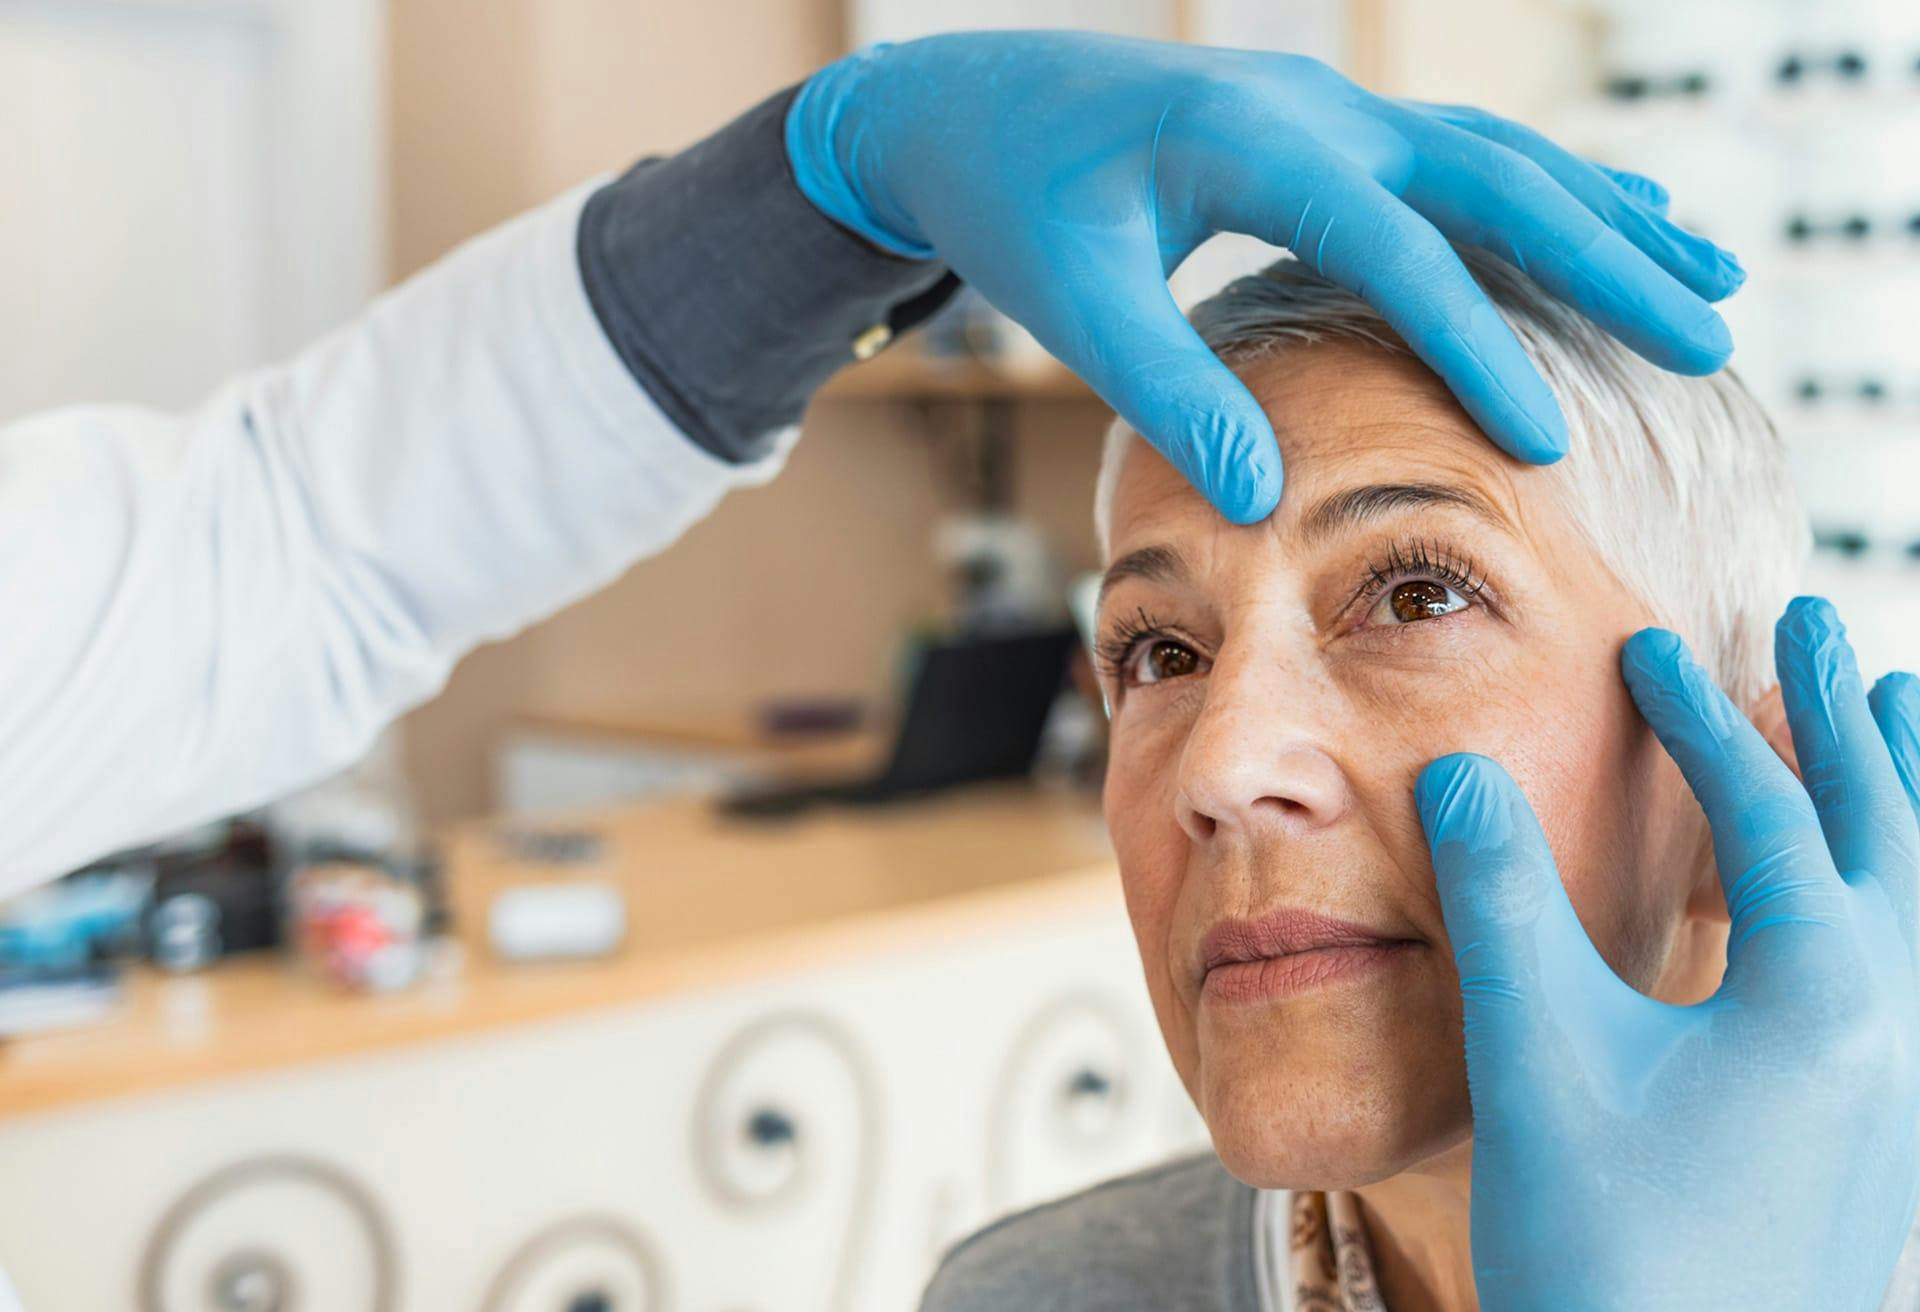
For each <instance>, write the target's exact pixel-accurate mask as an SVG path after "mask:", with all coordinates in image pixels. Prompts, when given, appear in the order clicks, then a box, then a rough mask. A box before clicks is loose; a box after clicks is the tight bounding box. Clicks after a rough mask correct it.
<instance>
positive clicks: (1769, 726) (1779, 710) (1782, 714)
mask: <svg viewBox="0 0 1920 1312" xmlns="http://www.w3.org/2000/svg"><path fill="white" fill-rule="evenodd" d="M1747 718H1748V719H1749V720H1752V721H1753V727H1754V728H1756V729H1758V730H1759V731H1760V736H1761V737H1762V738H1765V739H1766V740H1767V746H1769V747H1771V748H1773V750H1774V752H1775V753H1776V754H1777V755H1778V756H1779V757H1780V759H1781V760H1783V761H1785V762H1786V763H1787V768H1788V769H1789V770H1791V771H1793V773H1794V775H1795V776H1796V777H1797V776H1798V775H1799V773H1800V758H1799V757H1798V756H1796V755H1794V751H1793V733H1792V731H1791V730H1790V729H1788V728H1787V707H1786V703H1785V702H1782V701H1781V700H1780V685H1779V684H1775V685H1774V686H1773V687H1771V688H1769V689H1767V690H1766V691H1765V692H1763V693H1761V694H1760V695H1759V696H1758V697H1756V698H1754V699H1753V700H1752V701H1751V702H1748V703H1747Z"/></svg>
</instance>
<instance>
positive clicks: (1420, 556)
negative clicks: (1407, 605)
mask: <svg viewBox="0 0 1920 1312" xmlns="http://www.w3.org/2000/svg"><path fill="white" fill-rule="evenodd" d="M1421 578H1427V579H1434V580H1436V581H1438V582H1441V583H1445V584H1446V585H1448V586H1449V587H1451V588H1453V589H1454V590H1455V591H1456V592H1458V593H1459V594H1460V595H1461V596H1462V597H1464V598H1466V599H1467V601H1469V602H1472V603H1477V602H1478V601H1479V598H1480V593H1481V590H1482V589H1484V588H1485V587H1486V586H1487V576H1486V575H1485V574H1482V573H1480V572H1479V570H1478V569H1477V568H1476V567H1475V565H1474V563H1473V557H1471V556H1460V555H1456V554H1454V552H1453V551H1452V550H1451V549H1449V548H1448V547H1447V546H1446V544H1444V543H1441V542H1428V541H1425V540H1423V539H1417V538H1416V539H1414V540H1413V541H1411V542H1407V543H1404V544H1399V543H1396V544H1395V545H1393V546H1391V547H1389V548H1388V549H1387V556H1386V559H1385V560H1384V561H1383V562H1381V563H1380V564H1377V565H1374V564H1370V565H1368V566H1367V577H1366V579H1365V581H1364V582H1362V583H1361V584H1360V586H1359V587H1358V588H1355V589H1354V591H1353V595H1352V596H1351V597H1349V598H1348V599H1347V604H1346V605H1345V606H1343V607H1341V614H1343V615H1344V614H1346V613H1347V612H1348V611H1349V610H1351V609H1352V608H1353V607H1354V606H1355V605H1356V604H1357V603H1359V602H1361V601H1366V602H1369V603H1370V602H1373V601H1376V600H1378V599H1379V597H1380V595H1381V594H1382V593H1384V592H1385V591H1386V590H1387V589H1388V588H1390V587H1392V586H1394V585H1395V584H1398V583H1408V582H1411V581H1412V580H1414V579H1421ZM1431 622H1432V621H1428V623H1431Z"/></svg>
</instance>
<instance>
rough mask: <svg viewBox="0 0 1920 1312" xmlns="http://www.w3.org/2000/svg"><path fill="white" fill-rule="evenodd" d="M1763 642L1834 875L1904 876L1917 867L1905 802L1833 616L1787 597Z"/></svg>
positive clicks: (1820, 606)
mask: <svg viewBox="0 0 1920 1312" xmlns="http://www.w3.org/2000/svg"><path fill="white" fill-rule="evenodd" d="M1773 648H1774V664H1775V666H1776V667H1777V669H1778V670H1779V674H1780V699H1781V701H1782V702H1783V703H1784V704H1785V706H1786V710H1787V724H1788V727H1790V728H1791V729H1792V730H1793V750H1794V755H1795V756H1796V757H1797V758H1798V759H1799V761H1800V778H1801V782H1802V783H1803V784H1804V785H1805V786H1806V790H1807V794H1808V796H1810V797H1811V798H1812V799H1813V809H1814V810H1815V811H1817V812H1819V815H1820V827H1821V830H1822V831H1823V832H1824V833H1825V834H1826V836H1827V850H1828V851H1830V852H1832V853H1833V863H1834V865H1835V866H1836V867H1838V869H1839V871H1840V877H1841V878H1842V879H1845V880H1846V881H1847V882H1849V883H1854V882H1856V881H1858V880H1860V879H1865V878H1873V877H1875V876H1878V875H1880V874H1882V873H1883V872H1884V873H1886V874H1889V875H1892V876H1893V877H1895V878H1901V879H1908V878H1911V876H1912V873H1913V869H1914V867H1915V865H1916V864H1920V835H1916V834H1915V832H1914V820H1913V809H1912V807H1911V806H1910V805H1909V803H1908V800H1907V795H1906V792H1905V790H1904V789H1903V788H1902V786H1901V782H1900V776H1899V774H1898V773H1897V772H1896V771H1895V769H1894V764H1893V757H1892V756H1891V755H1890V754H1889V752H1888V750H1887V744H1886V740H1885V739H1884V738H1883V737H1882V735H1881V729H1880V726H1879V725H1878V724H1876V723H1875V722H1874V718H1873V712H1872V711H1871V710H1870V709H1869V708H1868V706H1867V689H1866V685H1865V684H1864V683H1863V682H1862V681H1861V679H1860V670H1859V667H1858V666H1857V665H1856V664H1855V662H1854V656H1853V646H1852V644H1850V643H1849V642H1848V641H1847V631H1846V628H1845V626H1843V625H1842V624H1841V623H1840V617H1839V616H1838V615H1837V614H1835V613H1834V609H1833V606H1832V605H1831V604H1829V603H1828V602H1827V601H1826V600H1825V599H1824V598H1821V597H1795V598H1794V599H1793V601H1792V602H1791V603H1790V604H1789V605H1788V606H1787V612H1786V614H1785V615H1782V616H1781V617H1780V623H1779V624H1778V625H1777V626H1775V628H1774V639H1773Z"/></svg>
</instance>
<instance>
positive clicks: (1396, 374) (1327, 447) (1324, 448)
mask: <svg viewBox="0 0 1920 1312" xmlns="http://www.w3.org/2000/svg"><path fill="white" fill-rule="evenodd" d="M1239 372H1240V374H1241V376H1242V378H1243V379H1245V381H1246V382H1247V385H1248V387H1249V388H1250V389H1251V390H1252V391H1253V394H1254V396H1255V397H1256V398H1257V399H1258V400H1259V401H1260V402H1261V403H1262V405H1263V406H1264V407H1265V409H1266V411H1267V415H1268V418H1269V419H1270V420H1271V421H1272V423H1273V425H1274V433H1275V436H1276V438H1277V439H1278V440H1279V444H1280V454H1281V457H1282V459H1283V460H1284V461H1285V463H1286V489H1285V491H1284V492H1283V493H1282V495H1281V499H1280V505H1279V508H1278V509H1277V510H1275V512H1274V514H1273V516H1272V518H1271V519H1270V520H1269V521H1268V522H1267V528H1268V531H1269V535H1274V536H1294V535H1296V534H1298V533H1299V532H1300V531H1301V530H1303V529H1307V528H1311V527H1313V526H1314V525H1316V524H1323V521H1324V520H1325V519H1326V517H1327V514H1328V509H1329V505H1330V503H1332V502H1337V501H1338V500H1339V499H1340V498H1341V497H1342V495H1344V494H1351V493H1353V492H1357V491H1363V490H1365V489H1369V488H1389V487H1409V488H1427V489H1433V490H1435V491H1445V490H1455V491H1458V492H1459V493H1460V494H1461V496H1462V497H1463V498H1464V499H1468V500H1471V501H1475V502H1479V503H1483V504H1484V506H1485V507H1486V508H1487V509H1489V510H1491V511H1493V512H1494V513H1495V516H1496V517H1497V518H1499V519H1504V520H1506V521H1508V523H1509V524H1510V525H1512V526H1514V527H1518V526H1519V524H1520V523H1521V522H1522V513H1521V512H1522V509H1523V501H1524V500H1526V499H1527V498H1528V495H1529V493H1530V492H1531V489H1528V488H1524V487H1523V484H1524V483H1527V482H1531V481H1534V480H1532V479H1530V478H1529V475H1533V474H1540V473H1543V472H1544V471H1539V470H1533V469H1530V468H1529V467H1527V466H1523V465H1521V464H1520V463H1519V462H1518V461H1515V460H1514V459H1513V458H1512V457H1510V456H1507V455H1505V454H1504V453H1502V452H1501V451H1499V450H1498V449H1497V448H1496V447H1494V446H1493V445H1492V443H1490V442H1489V441H1488V440H1487V439H1486V437H1485V436H1484V435H1483V434H1482V433H1481V432H1480V430H1479V429H1478V428H1477V427H1476V426H1475V425H1474V423H1473V421H1472V420H1471V419H1469V418H1468V417H1467V415H1466V413H1465V412H1464V411H1462V410H1461V409H1460V407H1459V405H1458V404H1457V403H1456V402H1455V401H1454V400H1453V398H1452V396H1451V394H1449V393H1448V392H1447V390H1446V387H1445V386H1444V384H1442V383H1441V382H1440V380H1439V379H1438V378H1437V377H1435V376H1434V375H1433V374H1432V373H1430V372H1429V371H1428V370H1427V369H1426V367H1425V366H1423V365H1421V364H1420V363H1419V362H1418V361H1416V360H1414V359H1412V358H1411V357H1409V356H1404V355H1400V354H1397V353H1392V352H1388V351H1384V350H1382V349H1380V348H1378V347H1373V346H1366V345H1362V344H1350V343H1325V344H1316V345H1314V346H1310V347H1292V348H1288V349H1287V350H1285V351H1283V352H1279V353H1276V354H1275V355H1274V356H1271V357H1265V358H1262V359H1260V360H1257V361H1254V362H1251V363H1248V364H1244V365H1242V366H1240V368H1239ZM1430 499H1437V498H1430ZM1112 523H1113V533H1112V550H1113V554H1114V555H1115V556H1119V555H1121V554H1123V553H1125V552H1126V551H1128V550H1130V549H1132V548H1133V547H1136V546H1140V545H1144V543H1145V537H1146V536H1149V535H1150V536H1153V537H1156V538H1158V537H1163V536H1165V535H1167V534H1168V533H1182V532H1188V533H1191V532H1199V531H1206V530H1207V529H1209V528H1210V527H1213V526H1217V527H1220V528H1226V527H1228V526H1227V525H1226V524H1225V522H1224V521H1222V520H1221V519H1220V518H1219V516H1218V515H1217V514H1216V513H1215V512H1214V511H1213V509H1212V507H1211V506H1209V505H1208V504H1207V502H1206V501H1205V499H1204V498H1202V497H1201V495H1200V494H1199V493H1198V492H1196V491H1195V490H1194V489H1193V488H1192V487H1191V486H1190V485H1189V484H1188V483H1187V482H1186V480H1185V479H1184V478H1182V477H1181V476H1180V474H1179V473H1178V472H1177V471H1176V470H1175V469H1174V467H1173V466H1172V465H1171V464H1169V463H1168V462H1167V461H1166V460H1165V459H1164V458H1162V457H1161V456H1160V455H1159V453H1158V452H1156V451H1153V450H1152V449H1151V448H1150V447H1148V446H1147V445H1146V444H1145V443H1137V444H1135V446H1134V448H1133V449H1132V450H1131V451H1130V452H1129V453H1128V455H1127V457H1126V461H1125V463H1124V464H1123V465H1122V467H1121V471H1120V479H1119V483H1118V486H1117V487H1116V488H1115V493H1114V501H1113V521H1112Z"/></svg>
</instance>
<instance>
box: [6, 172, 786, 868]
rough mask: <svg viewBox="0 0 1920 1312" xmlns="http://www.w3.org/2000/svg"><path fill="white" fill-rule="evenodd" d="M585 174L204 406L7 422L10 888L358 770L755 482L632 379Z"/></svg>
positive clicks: (780, 453) (765, 463)
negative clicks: (346, 769) (584, 253)
mask: <svg viewBox="0 0 1920 1312" xmlns="http://www.w3.org/2000/svg"><path fill="white" fill-rule="evenodd" d="M592 190H593V188H592V187H583V188H581V189H580V190H578V191H575V192H573V193H572V194H570V195H567V196H565V197H563V198H561V199H559V200H557V201H555V202H553V203H552V204H550V205H548V206H546V207H544V208H542V209H539V210H536V211H534V212H533V213H531V214H528V215H526V216H524V217H522V218H520V219H518V220H516V221H514V222H512V223H509V224H507V225H506V226H504V227H503V228H501V229H499V230H496V231H494V232H492V233H489V234H487V235H485V236H483V237H481V238H479V239H477V240H475V241H474V242H472V243H470V244H469V245H467V246H465V247H464V248H462V249H460V250H458V251H456V252H455V253H454V254H452V255H451V256H449V257H448V258H447V259H445V260H443V261H442V262H440V263H439V264H437V265H435V266H433V267H432V268H430V269H428V270H426V271H425V272H423V273H421V274H420V275H418V276H417V277H415V278H413V279H412V280H411V281H409V282H407V283H405V284H404V285H402V286H401V287H399V288H397V289H395V290H394V291H392V292H390V293H388V294H387V295H386V296H384V297H382V298H381V299H380V300H379V301H377V302H376V303H375V304H374V305H373V306H372V308H371V309H370V310H369V311H368V313H367V314H366V315H365V316H364V317H363V318H361V319H360V320H358V321H357V322H355V323H353V324H351V325H350V326H348V327H346V328H345V329H343V330H341V331H339V332H337V333H335V334H334V335H333V336H331V337H329V338H327V339H326V340H324V341H322V342H320V343H319V344H318V345H316V346H314V347H312V348H311V349H309V350H308V351H306V352H305V353H303V354H301V355H299V356H298V357H296V358H295V359H293V360H292V361H291V362H289V363H287V364H285V365H282V366H279V367H275V368H270V369H266V370H263V371H261V372H259V373H256V374H253V375H251V376H248V377H245V378H242V379H240V380H238V381H236V382H234V383H232V384H230V385H228V386H226V387H224V388H222V389H221V390H220V391H219V392H217V393H216V394H215V395H214V396H212V397H211V398H210V399H209V400H208V401H207V402H206V403H205V404H204V405H202V406H201V407H200V408H199V409H197V410H196V411H194V412H193V413H191V414H187V415H168V414H158V413H154V412H151V411H147V410H140V409H134V408H126V407H119V408H113V407H84V408H75V409H68V410H61V411H56V412H53V413H49V414H44V415H40V416H36V417H31V418H27V419H24V420H20V421H18V422H15V423H13V424H10V425H8V426H6V427H4V428H0V799H4V806H3V807H0V895H4V894H5V893H8V892H11V891H14V890H17V889H19V888H21V887H23V886H24V885H27V884H29V883H32V882H34V881H37V880H41V879H44V878H47V877H50V876H53V875H56V874H58V873H61V872H63V871H65V870H68V869H70V868H73V867H74V866H76V865H79V864H82V863H84V862H86V861H88V860H90V859H93V858H95V857H98V856H100V855H102V854H105V853H108V852H111V851H113V850H116V849H118V848H121V847H124V846H128V845H131V844H135V843H139V842H144V841H148V840H151V839H153V838H156V837H158V836H161V835H163V834H165V833H167V832H171V831H176V830H179V829H181V828H183V827H185V826H187V825H190V824H194V823H197V822H199V821H201V820H205V819H211V818H214V817H217V816H220V815H224V814H229V813H232V812H235V811H239V810H244V809H246V808H248V807H251V806H254V805H257V804H259V803H262V802H264V801H266V800H268V799H270V798H273V797H275V796H277V795H280V794H282V793H284V792H286V791H288V790H290V789H293V788H296V787H299V786H301V785H303V784H305V783H308V782H310V781H313V780H316V779H319V778H321V777H323V776H325V775H327V774H329V773H331V772H333V771H335V770H337V769H339V768H340V767H343V766H345V765H347V764H348V763H350V762H352V761H353V760H354V759H355V758H356V757H357V756H358V755H360V754H361V753H362V752H364V750H365V749H366V748H367V746H368V745H369V744H370V743H371V742H372V740H373V738H374V736H375V735H376V734H377V733H378V732H379V731H380V729H381V728H382V727H383V726H384V725H386V724H387V723H388V722H389V721H390V720H392V719H393V718H394V717H395V716H397V715H398V714H400V713H401V712H402V711H404V710H406V709H407V708H408V707H411V706H413V705H415V704H416V703H418V702H420V701H422V700H424V699H425V698H427V697H429V696H431V695H432V694H433V693H434V692H435V691H437V690H438V689H439V688H440V687H441V686H442V684H443V682H444V681H445V679H446V677H447V674H448V671H449V670H450V669H451V668H452V666H453V664H454V662H455V661H457V660H458V659H459V658H460V656H461V655H462V654H463V653H464V652H466V651H467V650H469V649H470V648H471V647H473V646H474V645H475V644H477V643H480V642H483V641H486V640H488V639H494V638H501V637H505V636H506V635H508V634H511V633H513V632H515V631H516V630H518V629H520V628H521V627H523V626H525V625H527V624H528V623H530V622H532V621H534V620H537V619H539V618H541V617H542V616H545V615H547V614H549V613H551V612H552V611H554V610H557V609H559V608H560V607H562V606H564V605H566V604H567V603H569V602H571V601H573V600H575V599H577V598H579V597H581V596H583V595H584V594H586V593H588V592H591V591H593V590H594V589H596V588H599V587H601V586H602V585H604V584H606V583H607V582H609V581H610V580H612V579H613V578H614V577H616V576H617V575H618V574H620V573H621V572H622V571H623V570H625V569H626V568H627V567H628V566H629V565H631V564H632V563H633V562H634V561H635V560H637V559H639V558H640V557H643V556H646V555H648V554H650V553H652V552H656V551H659V550H661V549H662V548H664V547H665V546H667V545H668V544H669V543H671V542H672V541H673V540H674V539H675V538H677V537H678V536H679V535H680V534H681V532H682V531H683V530H685V529H686V528H687V526H688V525H690V524H692V523H693V522H694V521H695V520H697V519H699V518H700V517H701V516H702V515H704V514H706V513H707V512H708V511H709V510H711V509H712V508H713V506H714V505H715V503H716V502H717V501H718V500H719V499H720V498H721V496H722V495H723V494H724V493H725V492H726V491H727V490H728V489H730V488H732V487H736V486H739V485H742V484H751V483H757V482H762V481H764V480H766V479H767V478H769V477H771V476H772V475H773V473H774V472H776V471H777V469H778V468H779V466H780V465H781V464H782V463H783V461H784V460H785V458H786V453H787V451H788V450H789V448H790V447H791V444H792V441H793V439H794V437H795V435H796V434H795V432H794V430H792V429H788V430H786V431H784V432H782V433H780V434H778V436H777V438H776V440H775V441H774V442H773V443H772V448H771V451H770V453H769V454H768V455H766V456H764V457H763V458H761V459H758V460H754V461H752V462H751V463H747V464H729V463H726V462H724V461H722V460H720V459H718V458H716V457H715V456H713V455H710V454H708V453H707V452H706V451H705V450H703V449H702V448H701V447H699V446H698V445H696V444H695V443H693V442H691V441H689V440H688V439H687V438H686V437H685V436H684V435H683V434H682V433H681V432H680V431H679V430H678V429H677V428H676V427H675V426H674V424H673V423H671V422H670V421H669V420H668V419H667V418H666V417H665V415H664V414H663V413H662V412H661V410H660V408H659V407H658V405H656V404H655V402H654V401H653V400H651V399H650V398H649V396H648V394H647V393H646V392H645V391H644V390H642V388H641V387H640V386H639V385H638V384H637V383H636V382H635V380H634V377H633V375H632V373H631V372H630V371H629V369H628V368H627V367H626V365H624V364H623V363H622V361H621V359H620V358H619V356H618V355H617V354H616V352H615V350H614V348H613V347H612V346H611V345H610V344H609V342H608V340H607V337H606V334H605V333H604V331H603V330H602V328H601V325H600V323H599V322H598V321H597V319H596V318H595V315H594V312H593V310H592V308H591V306H590V305H589V302H588V298H587V294H586V291H585V289H584V287H583V285H582V281H581V275H580V271H579V262H578V260H577V258H576V236H577V231H578V225H579V218H580V213H581V209H582V206H583V205H584V203H585V201H586V199H587V197H588V195H589V194H590V193H591V191H592Z"/></svg>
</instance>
